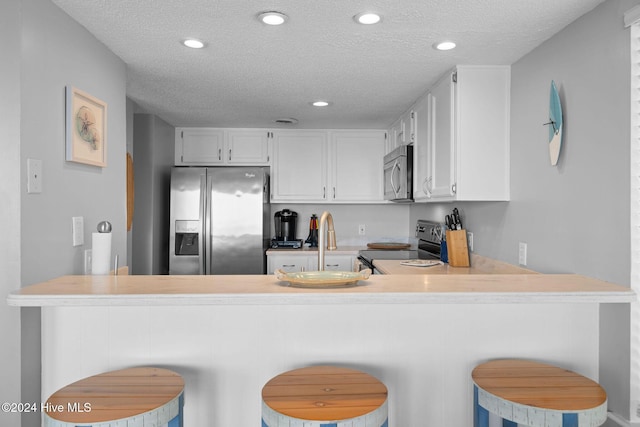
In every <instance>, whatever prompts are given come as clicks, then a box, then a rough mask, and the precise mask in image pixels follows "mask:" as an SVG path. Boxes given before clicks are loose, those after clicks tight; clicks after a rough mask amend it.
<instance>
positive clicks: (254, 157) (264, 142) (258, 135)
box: [225, 129, 271, 165]
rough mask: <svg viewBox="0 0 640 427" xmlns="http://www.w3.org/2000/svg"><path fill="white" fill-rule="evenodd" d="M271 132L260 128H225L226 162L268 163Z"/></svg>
mask: <svg viewBox="0 0 640 427" xmlns="http://www.w3.org/2000/svg"><path fill="white" fill-rule="evenodd" d="M270 135H271V132H269V131H267V130H264V129H260V130H253V129H229V130H227V151H226V153H225V154H226V155H227V163H229V164H242V165H267V164H269V160H270V159H269V137H270Z"/></svg>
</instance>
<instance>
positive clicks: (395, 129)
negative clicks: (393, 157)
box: [385, 110, 416, 154]
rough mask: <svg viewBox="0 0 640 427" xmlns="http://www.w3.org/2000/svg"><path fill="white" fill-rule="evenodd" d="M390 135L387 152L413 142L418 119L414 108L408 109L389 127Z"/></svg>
mask: <svg viewBox="0 0 640 427" xmlns="http://www.w3.org/2000/svg"><path fill="white" fill-rule="evenodd" d="M388 133H389V137H388V139H387V145H386V149H385V154H387V153H389V152H391V151H393V150H395V149H396V148H398V147H400V146H401V145H408V144H413V143H414V142H415V138H416V121H415V115H414V112H413V110H408V111H406V112H405V113H404V114H403V115H402V116H400V118H399V119H398V120H396V121H395V122H394V123H393V124H392V125H391V127H390V128H389V131H388Z"/></svg>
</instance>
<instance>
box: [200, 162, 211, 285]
mask: <svg viewBox="0 0 640 427" xmlns="http://www.w3.org/2000/svg"><path fill="white" fill-rule="evenodd" d="M210 180H211V177H210V176H209V174H207V171H206V169H205V171H204V173H203V174H202V175H200V215H201V224H202V227H201V230H200V233H201V234H202V236H200V274H207V270H208V264H209V263H208V260H207V257H208V255H209V248H208V247H207V242H208V241H209V232H210V231H211V230H210V223H209V216H210V215H211V209H210V207H209V203H208V199H209V195H208V190H209V188H211V186H210V185H209V181H210Z"/></svg>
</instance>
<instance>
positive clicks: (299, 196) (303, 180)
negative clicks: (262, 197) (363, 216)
mask: <svg viewBox="0 0 640 427" xmlns="http://www.w3.org/2000/svg"><path fill="white" fill-rule="evenodd" d="M385 136H386V133H385V131H384V130H334V131H323V130H309V131H288V130H286V131H274V138H273V150H274V151H273V165H272V169H271V183H272V185H271V189H272V191H271V201H272V202H293V201H295V202H301V203H305V202H306V203H314V202H326V203H383V202H384V194H383V177H382V173H383V164H382V161H383V157H384V151H385Z"/></svg>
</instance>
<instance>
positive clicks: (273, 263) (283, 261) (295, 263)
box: [267, 255, 317, 274]
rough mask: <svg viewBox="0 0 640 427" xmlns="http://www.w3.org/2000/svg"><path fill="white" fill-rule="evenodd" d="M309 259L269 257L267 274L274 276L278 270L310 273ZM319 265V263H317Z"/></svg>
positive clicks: (306, 257)
mask: <svg viewBox="0 0 640 427" xmlns="http://www.w3.org/2000/svg"><path fill="white" fill-rule="evenodd" d="M309 261H310V259H309V257H308V256H301V255H268V256H267V270H268V271H267V272H268V273H269V274H273V273H274V272H275V271H276V270H282V271H285V272H287V273H291V272H294V271H308V270H309ZM316 264H317V261H316Z"/></svg>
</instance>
